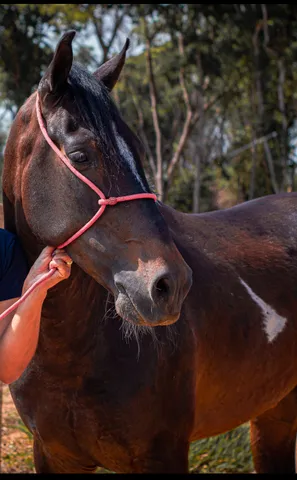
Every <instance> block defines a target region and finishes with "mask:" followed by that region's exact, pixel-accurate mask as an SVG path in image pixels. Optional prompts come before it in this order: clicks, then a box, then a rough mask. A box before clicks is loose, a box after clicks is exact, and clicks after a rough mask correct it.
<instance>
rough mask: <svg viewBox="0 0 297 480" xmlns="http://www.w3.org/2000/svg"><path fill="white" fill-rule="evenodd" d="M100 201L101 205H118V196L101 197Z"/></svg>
mask: <svg viewBox="0 0 297 480" xmlns="http://www.w3.org/2000/svg"><path fill="white" fill-rule="evenodd" d="M98 203H99V205H116V203H118V198H116V197H109V198H100V200H99V201H98Z"/></svg>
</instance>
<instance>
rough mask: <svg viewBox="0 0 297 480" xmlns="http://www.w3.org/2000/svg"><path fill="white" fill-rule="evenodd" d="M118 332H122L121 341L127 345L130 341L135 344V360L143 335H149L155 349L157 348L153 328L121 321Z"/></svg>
mask: <svg viewBox="0 0 297 480" xmlns="http://www.w3.org/2000/svg"><path fill="white" fill-rule="evenodd" d="M120 330H121V331H122V337H123V339H124V340H125V341H126V342H127V343H129V342H130V341H133V340H135V341H136V343H137V359H139V356H140V345H141V338H142V337H143V336H144V335H151V337H152V340H153V344H154V346H155V347H158V337H157V335H156V331H155V329H154V328H153V327H149V326H144V325H136V324H135V323H132V322H131V321H129V320H125V319H122V323H121V325H120Z"/></svg>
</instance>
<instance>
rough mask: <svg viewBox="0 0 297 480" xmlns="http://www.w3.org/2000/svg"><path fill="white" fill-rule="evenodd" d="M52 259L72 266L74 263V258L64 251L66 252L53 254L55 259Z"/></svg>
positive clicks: (61, 251) (57, 251) (60, 251)
mask: <svg viewBox="0 0 297 480" xmlns="http://www.w3.org/2000/svg"><path fill="white" fill-rule="evenodd" d="M52 259H54V260H62V261H63V262H65V263H66V264H67V265H71V264H72V263H73V260H72V258H71V257H70V256H69V255H68V254H67V253H66V252H65V251H64V250H55V251H54V252H53V257H52Z"/></svg>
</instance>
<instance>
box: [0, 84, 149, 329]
mask: <svg viewBox="0 0 297 480" xmlns="http://www.w3.org/2000/svg"><path fill="white" fill-rule="evenodd" d="M36 113H37V119H38V123H39V127H40V130H41V132H42V134H43V136H44V138H45V140H46V141H47V143H48V144H49V146H50V147H51V148H52V149H53V150H54V152H55V153H56V154H57V155H58V157H59V158H60V159H61V160H62V162H63V163H64V164H65V165H66V166H67V167H68V168H69V170H71V171H72V172H73V173H74V175H76V176H77V177H78V178H80V179H81V180H82V181H83V182H84V183H85V184H87V185H88V186H89V187H90V188H91V189H92V190H94V192H96V193H97V195H98V197H99V200H98V204H99V210H98V211H97V213H95V215H94V216H93V217H92V218H91V219H90V220H89V221H88V222H87V223H86V224H85V225H84V226H83V227H82V228H80V229H79V230H78V231H77V232H76V233H75V234H74V235H72V236H71V237H70V238H68V240H66V241H65V242H63V243H61V244H60V245H59V246H58V247H57V248H64V247H66V245H69V243H71V242H73V241H74V240H76V239H77V238H78V237H80V235H82V234H83V233H84V232H85V231H86V230H88V228H90V227H91V226H92V225H93V223H95V222H96V220H98V218H100V217H101V215H102V214H103V212H104V210H105V209H106V207H107V206H108V205H109V206H114V205H116V204H117V203H120V202H129V201H130V200H142V199H144V198H148V199H151V200H154V201H155V202H156V201H157V197H156V195H155V194H154V193H136V194H132V195H125V196H123V197H110V198H106V197H105V195H104V193H103V192H102V191H101V190H100V188H98V187H96V185H94V183H93V182H91V181H90V180H89V179H88V178H86V177H85V176H84V175H82V174H81V173H80V172H79V171H78V170H76V168H74V167H73V165H72V164H71V162H70V161H69V159H68V158H67V157H66V156H65V155H64V154H63V153H62V152H61V150H59V148H58V147H57V146H56V145H55V144H54V142H53V141H52V140H51V139H50V137H49V135H48V133H47V131H46V128H45V124H44V120H43V118H42V114H41V109H40V100H39V96H38V93H37V95H36ZM55 271H56V269H55V268H52V269H50V270H49V271H48V272H47V273H46V274H45V275H44V276H43V277H42V278H40V279H39V280H38V281H37V282H35V283H34V284H33V285H31V287H30V288H28V290H27V291H26V292H25V293H24V295H23V296H22V297H21V298H19V300H17V301H16V302H15V303H14V304H13V305H11V306H10V307H9V308H8V309H6V310H5V311H4V312H3V313H2V314H1V315H0V320H2V319H3V318H5V317H6V316H7V315H8V314H9V313H10V312H12V311H13V310H15V309H16V308H17V307H18V306H19V304H20V303H22V302H23V301H24V300H25V298H27V296H28V295H29V294H30V293H31V292H32V291H33V290H34V289H35V288H36V287H37V286H38V285H40V283H42V282H44V281H45V280H46V279H47V278H49V277H51V276H52V275H53V273H54V272H55Z"/></svg>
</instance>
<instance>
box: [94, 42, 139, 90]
mask: <svg viewBox="0 0 297 480" xmlns="http://www.w3.org/2000/svg"><path fill="white" fill-rule="evenodd" d="M129 45H130V40H129V38H127V40H126V43H125V45H124V47H123V49H122V51H121V52H120V53H119V54H118V55H116V56H115V57H113V58H111V59H110V60H108V61H107V62H105V63H103V65H101V67H99V68H98V70H96V71H95V72H94V73H93V75H94V76H95V77H96V78H97V80H100V81H101V82H102V83H104V85H105V86H106V87H107V88H108V90H109V91H111V90H112V89H113V87H114V86H115V84H116V83H117V81H118V79H119V76H120V73H121V71H122V68H123V66H124V63H125V60H126V51H127V50H128V48H129Z"/></svg>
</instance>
